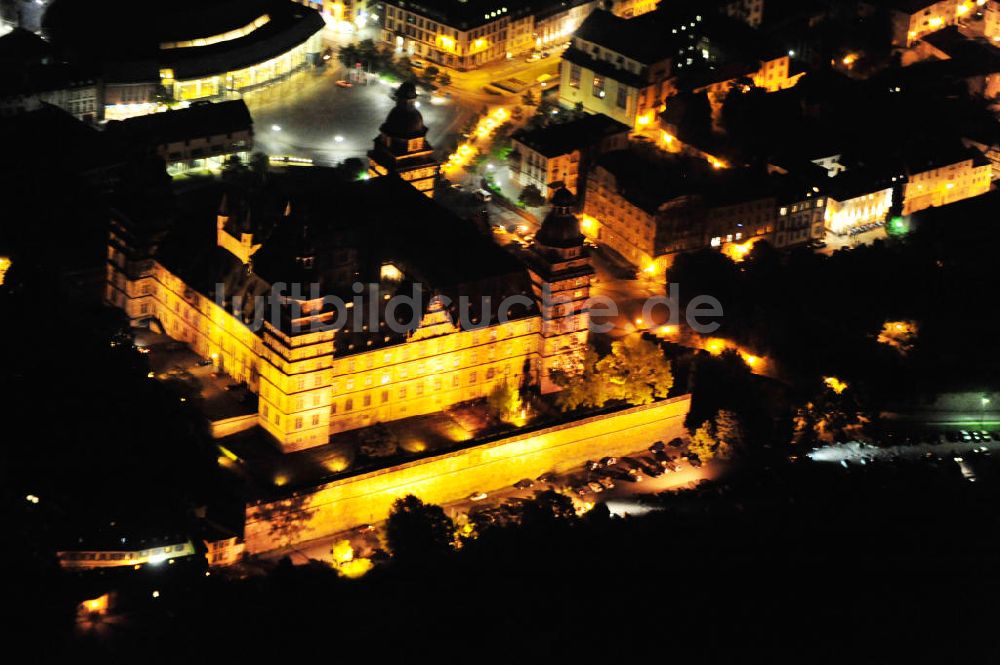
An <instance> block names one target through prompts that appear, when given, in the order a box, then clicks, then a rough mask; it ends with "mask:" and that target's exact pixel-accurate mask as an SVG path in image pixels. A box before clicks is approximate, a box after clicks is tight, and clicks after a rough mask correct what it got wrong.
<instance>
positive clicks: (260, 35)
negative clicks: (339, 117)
mask: <svg viewBox="0 0 1000 665" xmlns="http://www.w3.org/2000/svg"><path fill="white" fill-rule="evenodd" d="M323 26H324V22H323V19H322V17H321V16H320V14H319V12H317V11H316V10H314V9H310V8H309V7H305V6H303V5H300V4H297V3H295V2H293V1H292V0H171V2H169V3H161V5H159V6H157V8H156V11H155V13H153V14H150V13H149V10H148V8H147V7H146V6H145V5H143V4H142V3H135V2H132V1H131V0H101V1H100V2H97V3H82V2H76V1H75V0H55V2H53V4H52V6H51V8H50V9H49V11H48V12H47V13H46V15H45V25H44V29H45V32H46V35H47V36H48V37H49V38H50V39H51V41H52V43H53V44H55V45H56V46H57V47H58V48H61V49H65V50H67V51H70V52H73V53H78V54H80V55H81V56H83V57H86V58H87V59H88V60H89V61H92V62H95V63H98V66H99V68H100V70H101V76H102V78H103V80H104V104H105V115H106V116H107V117H108V118H109V119H118V118H123V117H128V116H134V115H141V114H145V113H151V112H153V111H155V110H157V107H158V103H159V102H162V101H164V98H166V99H172V100H174V101H178V102H185V101H194V100H199V99H211V98H221V97H226V96H227V95H231V94H232V93H235V92H244V91H248V90H252V89H254V88H257V87H260V86H263V85H265V84H268V83H271V82H273V81H277V80H281V79H283V78H285V77H286V76H288V75H289V74H291V73H293V72H295V71H297V70H299V69H302V68H304V67H306V66H308V65H311V64H315V63H316V62H318V60H319V55H320V52H321V50H322V48H323V46H322V39H321V31H322V29H323Z"/></svg>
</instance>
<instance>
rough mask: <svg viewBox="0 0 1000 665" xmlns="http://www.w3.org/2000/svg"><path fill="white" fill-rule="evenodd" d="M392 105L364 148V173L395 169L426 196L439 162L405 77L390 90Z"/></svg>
mask: <svg viewBox="0 0 1000 665" xmlns="http://www.w3.org/2000/svg"><path fill="white" fill-rule="evenodd" d="M393 97H394V98H395V100H396V105H395V106H394V107H393V108H392V110H391V111H389V115H388V116H387V117H386V119H385V122H384V123H382V126H381V127H379V135H378V136H377V137H376V138H375V145H374V146H373V147H372V149H371V150H369V151H368V176H369V177H370V178H377V177H379V176H384V175H388V174H390V173H395V174H396V175H398V176H399V177H400V178H402V179H403V180H405V181H407V182H408V183H410V184H411V185H413V186H414V187H416V188H417V190H418V191H421V192H423V193H424V194H426V195H427V196H429V197H432V198H433V196H434V179H435V177H436V176H437V172H438V168H439V167H440V163H439V162H438V161H436V160H435V159H434V150H433V148H432V147H431V145H430V144H429V143H428V142H427V138H426V136H427V127H426V126H425V125H424V118H423V116H422V115H420V111H418V110H417V107H416V101H417V88H416V86H415V85H413V83H412V82H410V81H407V82H405V83H403V84H402V85H400V86H399V88H397V89H396V92H395V93H394V94H393Z"/></svg>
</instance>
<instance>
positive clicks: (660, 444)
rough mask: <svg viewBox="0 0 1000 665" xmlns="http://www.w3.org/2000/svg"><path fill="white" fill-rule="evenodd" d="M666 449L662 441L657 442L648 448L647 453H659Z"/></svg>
mask: <svg viewBox="0 0 1000 665" xmlns="http://www.w3.org/2000/svg"><path fill="white" fill-rule="evenodd" d="M666 449H667V446H666V444H665V443H663V442H662V441H657V442H656V443H654V444H653V445H651V446H650V447H649V452H651V453H661V452H663V451H664V450H666Z"/></svg>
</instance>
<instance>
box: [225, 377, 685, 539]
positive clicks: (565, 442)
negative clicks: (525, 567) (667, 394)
mask: <svg viewBox="0 0 1000 665" xmlns="http://www.w3.org/2000/svg"><path fill="white" fill-rule="evenodd" d="M690 406H691V398H690V396H689V395H683V396H681V397H676V398H673V399H670V400H664V401H662V402H656V403H654V404H647V405H645V406H638V407H632V408H630V409H626V410H623V411H619V412H616V413H613V414H608V415H602V416H594V417H591V418H585V419H583V420H578V421H574V422H571V423H564V424H561V425H556V426H553V427H549V428H546V429H542V430H537V431H534V432H530V433H526V434H516V435H513V436H510V437H506V438H503V439H499V440H496V441H491V442H489V443H484V444H482V445H478V446H472V447H469V448H465V449H462V450H456V451H452V452H448V453H443V454H441V455H436V456H432V457H426V458H423V459H419V460H414V461H412V462H407V463H405V464H401V465H399V466H395V467H391V468H387V469H380V470H378V471H372V472H369V473H364V474H359V475H357V476H351V477H349V478H342V479H338V480H336V481H333V482H330V483H327V484H324V485H321V486H319V487H317V488H316V489H314V490H312V491H305V492H299V493H298V494H297V495H296V496H295V497H293V498H289V499H283V500H280V501H274V502H261V503H257V504H254V505H249V506H247V510H246V528H245V539H246V551H247V552H248V553H260V552H267V551H270V550H273V549H277V548H279V547H284V546H286V545H289V544H293V543H297V542H303V541H307V540H312V539H315V538H321V537H323V536H328V535H332V534H335V533H337V532H340V531H344V530H346V529H350V528H353V527H356V526H359V525H362V524H370V523H375V522H379V521H382V520H384V519H385V518H386V517H387V516H388V515H389V510H390V508H391V507H392V503H393V502H394V501H395V500H396V499H398V498H400V497H403V496H405V495H407V494H414V495H416V496H418V497H420V498H421V499H422V500H423V501H425V502H428V503H437V504H445V503H449V502H452V501H458V500H461V499H464V498H466V497H468V496H469V495H470V494H472V493H473V492H478V491H485V492H489V491H490V490H494V489H498V488H504V487H509V486H510V485H512V484H514V483H515V482H517V481H518V480H520V479H522V478H537V477H538V476H539V475H541V474H543V473H546V472H553V471H554V472H566V471H575V470H578V469H579V468H580V466H581V465H582V464H583V463H584V462H586V461H587V460H596V459H600V458H601V457H604V456H605V455H613V456H620V455H627V454H629V453H634V452H636V451H639V450H642V449H644V448H646V447H647V446H649V445H650V444H652V443H653V442H654V441H657V440H664V441H666V440H669V439H671V438H673V437H675V436H680V435H681V433H682V429H683V423H684V417H685V416H686V415H687V413H688V410H689V408H690Z"/></svg>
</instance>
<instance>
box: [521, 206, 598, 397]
mask: <svg viewBox="0 0 1000 665" xmlns="http://www.w3.org/2000/svg"><path fill="white" fill-rule="evenodd" d="M575 203H576V200H575V199H574V198H573V194H572V193H570V191H569V190H568V189H566V188H565V187H561V188H560V189H559V190H558V191H557V192H556V193H555V195H554V196H553V197H552V210H551V211H550V212H549V214H548V216H547V217H546V218H545V221H543V222H542V227H541V229H540V230H539V231H538V234H537V235H536V236H535V248H534V253H533V255H532V259H531V262H530V265H529V272H530V273H531V282H532V287H533V289H534V292H535V297H536V298H537V299H538V302H539V307H540V310H541V314H542V347H541V376H540V377H539V382H540V385H541V390H542V392H543V393H549V392H554V391H556V390H559V386H558V385H556V383H555V382H554V381H553V380H552V379H551V376H550V375H551V373H552V372H554V371H555V372H560V373H564V374H569V375H572V374H575V373H577V372H579V371H580V369H581V363H582V361H583V355H584V352H585V350H586V348H587V338H588V335H589V327H590V325H589V324H590V311H589V310H588V308H587V299H588V298H589V297H590V281H591V278H592V277H593V275H594V269H593V267H592V266H591V265H590V254H589V252H588V251H587V248H586V247H585V246H584V237H583V234H582V233H581V232H580V222H579V220H577V218H576V216H575V215H574V214H573V207H574V205H575Z"/></svg>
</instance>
